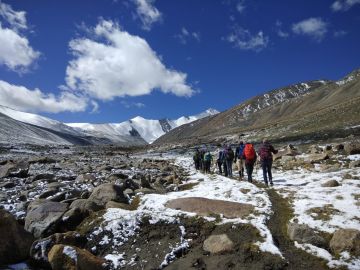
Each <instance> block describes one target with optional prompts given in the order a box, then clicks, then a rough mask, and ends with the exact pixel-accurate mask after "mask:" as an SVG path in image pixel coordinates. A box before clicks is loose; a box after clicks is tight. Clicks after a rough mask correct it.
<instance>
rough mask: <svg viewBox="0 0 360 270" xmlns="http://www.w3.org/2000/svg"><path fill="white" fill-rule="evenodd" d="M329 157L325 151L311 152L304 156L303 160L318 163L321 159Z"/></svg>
mask: <svg viewBox="0 0 360 270" xmlns="http://www.w3.org/2000/svg"><path fill="white" fill-rule="evenodd" d="M326 159H329V155H328V154H326V153H321V154H311V155H308V156H307V157H305V158H304V161H305V162H309V163H320V162H321V161H323V160H326Z"/></svg>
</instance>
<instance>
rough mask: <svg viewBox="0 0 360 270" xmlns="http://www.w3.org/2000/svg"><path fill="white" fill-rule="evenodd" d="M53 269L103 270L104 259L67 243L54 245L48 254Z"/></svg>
mask: <svg viewBox="0 0 360 270" xmlns="http://www.w3.org/2000/svg"><path fill="white" fill-rule="evenodd" d="M48 258H49V263H50V265H51V268H52V269H53V270H70V269H74V270H75V269H79V270H103V269H104V266H105V265H106V261H105V260H104V259H102V258H99V257H96V256H94V255H92V254H91V253H90V252H89V251H87V250H85V249H80V248H77V247H74V246H68V245H61V244H60V245H54V246H53V247H52V248H51V250H50V252H49V255H48Z"/></svg>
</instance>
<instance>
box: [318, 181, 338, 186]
mask: <svg viewBox="0 0 360 270" xmlns="http://www.w3.org/2000/svg"><path fill="white" fill-rule="evenodd" d="M321 186H322V187H338V186H340V184H339V182H338V181H336V180H329V181H327V182H325V183H323V184H321Z"/></svg>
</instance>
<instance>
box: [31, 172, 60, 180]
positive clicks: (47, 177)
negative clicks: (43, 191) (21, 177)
mask: <svg viewBox="0 0 360 270" xmlns="http://www.w3.org/2000/svg"><path fill="white" fill-rule="evenodd" d="M54 178H55V175H54V174H52V173H42V174H38V175H35V177H34V178H33V181H36V180H53V179H54Z"/></svg>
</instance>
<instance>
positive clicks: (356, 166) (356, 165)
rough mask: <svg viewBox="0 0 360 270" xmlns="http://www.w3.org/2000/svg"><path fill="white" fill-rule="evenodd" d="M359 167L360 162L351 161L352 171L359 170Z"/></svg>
mask: <svg viewBox="0 0 360 270" xmlns="http://www.w3.org/2000/svg"><path fill="white" fill-rule="evenodd" d="M359 167H360V160H354V161H351V162H350V164H349V168H350V169H353V168H359Z"/></svg>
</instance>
